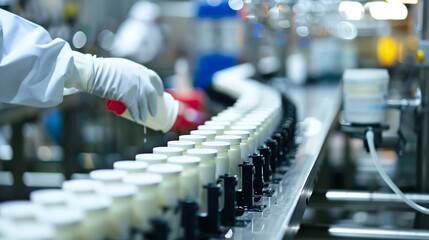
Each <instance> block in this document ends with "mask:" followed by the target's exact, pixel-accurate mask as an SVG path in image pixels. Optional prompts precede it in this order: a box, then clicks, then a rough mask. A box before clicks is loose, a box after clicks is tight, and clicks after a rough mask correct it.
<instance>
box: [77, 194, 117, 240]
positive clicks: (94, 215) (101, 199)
mask: <svg viewBox="0 0 429 240" xmlns="http://www.w3.org/2000/svg"><path fill="white" fill-rule="evenodd" d="M111 204H112V202H111V200H110V199H109V198H108V197H105V196H99V195H97V196H85V197H78V198H75V199H74V200H73V201H72V202H70V206H71V207H75V208H77V209H80V210H81V211H83V212H84V213H85V218H84V220H83V221H82V224H81V228H80V231H79V233H80V237H79V239H82V240H103V239H105V238H106V237H107V232H108V227H107V222H108V221H107V218H108V211H109V207H110V206H111Z"/></svg>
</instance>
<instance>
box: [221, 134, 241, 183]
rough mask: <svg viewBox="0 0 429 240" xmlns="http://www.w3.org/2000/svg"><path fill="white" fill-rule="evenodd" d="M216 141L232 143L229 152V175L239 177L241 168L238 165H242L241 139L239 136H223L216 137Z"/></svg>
mask: <svg viewBox="0 0 429 240" xmlns="http://www.w3.org/2000/svg"><path fill="white" fill-rule="evenodd" d="M215 141H221V142H229V143H230V148H229V150H228V157H229V173H230V174H232V175H238V172H239V170H240V167H239V166H238V165H239V164H241V163H242V161H241V149H240V142H241V137H240V136H237V135H221V136H216V137H215Z"/></svg>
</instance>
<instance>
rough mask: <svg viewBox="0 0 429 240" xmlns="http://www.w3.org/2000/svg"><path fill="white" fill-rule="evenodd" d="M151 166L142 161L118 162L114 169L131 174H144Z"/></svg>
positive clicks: (115, 163)
mask: <svg viewBox="0 0 429 240" xmlns="http://www.w3.org/2000/svg"><path fill="white" fill-rule="evenodd" d="M148 166H149V164H147V163H145V162H141V161H133V160H127V161H117V162H114V163H113V169H116V170H120V171H124V172H126V173H127V174H128V175H129V174H136V173H144V172H145V171H146V169H147V167H148Z"/></svg>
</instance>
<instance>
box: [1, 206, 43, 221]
mask: <svg viewBox="0 0 429 240" xmlns="http://www.w3.org/2000/svg"><path fill="white" fill-rule="evenodd" d="M40 211H41V209H40V206H38V205H37V204H35V203H32V202H30V201H25V200H14V201H7V202H3V203H1V204H0V217H1V218H2V219H4V220H6V221H9V222H11V223H12V224H14V225H19V224H26V223H35V222H36V217H37V215H38V213H39V212H40Z"/></svg>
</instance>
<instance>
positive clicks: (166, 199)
mask: <svg viewBox="0 0 429 240" xmlns="http://www.w3.org/2000/svg"><path fill="white" fill-rule="evenodd" d="M147 171H148V172H151V173H156V174H159V175H161V176H162V182H161V184H160V185H159V187H158V194H159V200H160V202H159V203H160V206H162V207H175V206H177V205H178V203H179V198H180V181H179V176H180V173H181V172H182V171H183V167H182V166H180V165H177V164H171V163H161V164H153V165H150V166H149V168H148V169H147Z"/></svg>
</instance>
